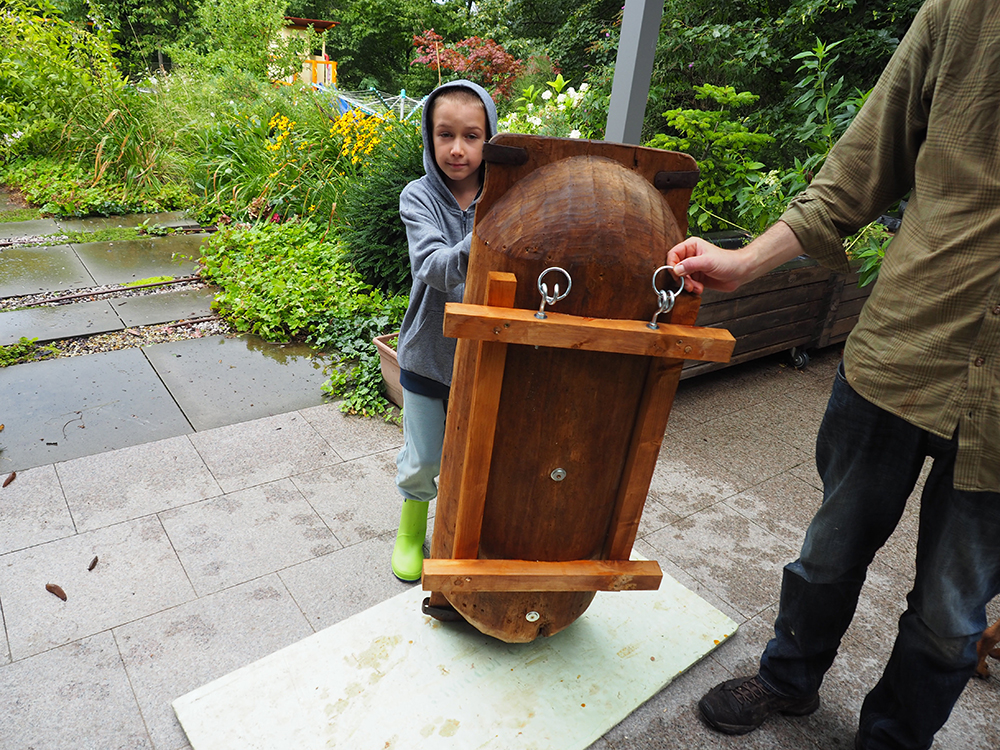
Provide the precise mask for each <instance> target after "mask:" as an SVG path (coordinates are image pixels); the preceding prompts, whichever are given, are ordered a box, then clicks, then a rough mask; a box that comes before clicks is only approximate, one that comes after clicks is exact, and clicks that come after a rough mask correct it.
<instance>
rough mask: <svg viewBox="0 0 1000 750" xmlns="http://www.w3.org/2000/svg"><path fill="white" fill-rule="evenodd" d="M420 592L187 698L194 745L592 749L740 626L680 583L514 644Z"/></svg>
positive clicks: (598, 606) (604, 606) (605, 599)
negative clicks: (439, 609)
mask: <svg viewBox="0 0 1000 750" xmlns="http://www.w3.org/2000/svg"><path fill="white" fill-rule="evenodd" d="M425 596H426V593H425V592H423V591H420V589H419V587H416V586H415V587H413V588H412V589H409V590H408V591H406V592H404V593H402V594H399V595H398V596H395V597H393V598H392V599H389V600H387V601H385V602H382V603H381V604H378V605H376V606H375V607H372V608H371V609H368V610H366V611H364V612H361V613H359V614H356V615H354V616H353V617H350V618H348V619H347V620H344V621H343V622H340V623H337V624H336V625H333V626H331V627H329V628H327V629H325V630H322V631H320V632H319V633H316V634H315V635H312V636H309V637H308V638H306V639H304V640H302V641H299V642H298V643H296V644H293V645H291V646H288V647H287V648H284V649H282V650H280V651H278V652H276V653H274V654H271V655H270V656H267V657H265V658H263V659H261V660H259V661H257V662H255V663H253V664H250V665H248V666H246V667H244V668H242V669H239V670H237V671H235V672H233V673H231V674H229V675H227V676H225V677H222V678H220V679H218V680H215V681H214V682H211V683H209V684H207V685H205V686H204V687H201V688H198V689H197V690H194V691H192V692H190V693H188V694H187V695H185V696H182V697H181V698H178V699H177V700H175V701H174V702H173V707H174V711H175V712H176V713H177V717H178V719H180V722H181V725H182V726H183V727H184V731H185V732H187V735H188V739H189V740H190V742H191V745H192V747H193V748H194V750H233V749H234V748H240V750H257V749H260V750H265V749H266V750H277V749H280V748H289V749H293V748H294V750H313V749H314V748H315V749H318V748H352V749H355V750H387V749H389V748H392V749H393V750H410V749H411V748H428V749H431V748H433V750H451V749H454V750H472V748H495V749H496V750H506V749H507V748H512V747H517V748H519V749H523V750H530V749H531V748H546V749H548V748H555V747H558V748H560V749H561V750H575V749H577V748H586V747H587V746H589V745H590V744H591V743H593V742H594V741H596V740H597V739H598V738H599V737H601V736H602V735H603V734H604V733H605V732H607V731H608V730H609V729H611V728H612V727H613V726H615V725H616V724H617V723H618V722H620V721H621V720H622V719H624V718H625V717H626V716H628V714H630V713H631V712H632V711H634V710H635V709H636V708H637V707H638V706H639V705H640V704H642V703H643V702H645V701H646V700H648V699H649V698H650V697H651V696H652V695H654V694H655V693H656V692H658V691H659V690H660V689H661V688H663V687H664V686H665V685H666V684H667V683H669V682H670V681H671V680H672V679H674V677H676V676H678V675H679V674H681V673H682V672H684V671H685V670H687V669H688V668H689V667H690V666H691V665H693V664H694V663H695V662H697V661H698V660H699V659H701V658H702V657H704V656H705V655H706V654H708V653H709V652H710V651H712V650H713V649H714V648H715V647H716V646H717V645H719V643H721V642H722V641H724V640H725V639H726V638H727V637H729V636H730V635H732V634H733V633H734V632H735V631H736V627H737V625H736V623H735V622H733V621H732V620H730V619H729V618H728V617H726V616H725V615H723V614H722V613H721V612H719V611H718V610H717V609H715V608H714V607H712V606H711V605H710V604H708V603H707V602H705V601H704V600H703V599H701V598H700V597H698V596H697V595H696V594H694V593H692V592H691V591H689V590H687V589H686V588H684V587H683V586H681V585H680V584H679V583H677V582H676V581H674V580H673V579H672V578H670V577H669V576H664V577H663V583H662V584H661V586H660V589H659V591H629V592H622V593H599V594H598V595H597V597H596V598H595V600H594V602H593V604H591V605H590V608H589V609H588V610H587V611H586V612H585V613H584V614H583V615H582V616H581V617H580V618H579V619H578V620H577V621H576V622H575V623H573V624H572V625H570V626H569V627H568V628H567V629H566V630H564V631H562V632H561V633H558V634H556V635H555V636H552V637H551V638H539V639H537V640H536V641H534V642H532V643H529V644H506V643H502V642H500V641H498V640H495V639H493V638H490V637H487V636H484V635H482V634H481V633H479V632H478V631H476V630H475V629H473V628H472V627H470V626H468V625H466V624H464V623H461V624H452V623H441V622H438V621H437V620H433V619H431V618H430V617H427V616H425V615H423V614H422V613H421V612H420V602H421V601H422V600H423V597H425Z"/></svg>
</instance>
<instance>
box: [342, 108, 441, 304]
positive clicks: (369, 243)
mask: <svg viewBox="0 0 1000 750" xmlns="http://www.w3.org/2000/svg"><path fill="white" fill-rule="evenodd" d="M374 139H378V140H376V141H375V142H374V143H371V145H369V146H366V147H365V149H364V150H365V151H367V152H368V154H367V156H366V159H367V161H365V162H364V164H363V166H362V169H361V171H360V175H359V176H358V177H357V179H356V180H355V181H354V182H353V183H352V184H351V187H350V189H349V190H345V192H344V195H343V198H342V200H341V203H340V206H339V207H338V213H339V217H340V237H341V239H342V240H343V242H344V245H345V246H346V248H347V259H348V260H349V261H350V263H351V264H352V265H353V266H354V268H355V269H356V270H357V272H358V273H359V274H361V278H362V279H364V281H365V282H366V283H368V284H370V285H371V286H373V287H375V288H376V289H379V290H381V291H383V292H385V293H387V294H400V293H404V292H408V291H409V289H410V283H411V277H410V258H409V252H408V249H407V242H406V228H405V227H404V226H403V222H402V220H401V219H400V218H399V194H400V192H401V191H402V190H403V188H404V187H405V186H406V183H408V182H410V181H411V180H415V179H417V178H418V177H420V176H422V175H423V174H424V167H423V142H422V139H421V135H420V129H419V125H415V124H413V123H400V122H398V121H396V120H393V119H389V120H385V121H384V122H382V123H379V125H378V131H377V133H376V134H375V135H373V136H372V140H374Z"/></svg>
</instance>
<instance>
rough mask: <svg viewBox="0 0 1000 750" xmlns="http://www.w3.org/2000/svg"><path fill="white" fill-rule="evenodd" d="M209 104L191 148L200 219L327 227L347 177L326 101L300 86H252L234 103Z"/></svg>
mask: <svg viewBox="0 0 1000 750" xmlns="http://www.w3.org/2000/svg"><path fill="white" fill-rule="evenodd" d="M214 104H215V106H214V108H213V110H212V113H211V114H212V117H211V118H209V121H208V122H206V123H204V125H203V126H202V127H200V128H199V129H198V130H197V131H196V132H194V133H193V136H194V138H195V141H196V143H195V144H193V145H192V146H191V149H192V151H193V152H194V154H195V156H194V157H193V158H192V160H191V171H190V179H192V180H193V181H194V187H195V189H196V190H197V191H198V193H199V195H200V197H201V200H202V207H201V209H200V211H199V212H198V218H199V219H200V220H202V221H212V220H214V218H215V217H217V216H219V215H220V214H225V215H227V216H231V217H233V218H243V219H248V220H251V221H254V220H256V219H258V218H260V217H271V216H274V215H275V214H277V215H278V217H279V218H282V219H287V218H291V217H292V216H301V217H315V218H316V220H317V221H325V222H329V220H330V219H331V217H332V215H333V211H334V208H335V206H336V204H337V201H338V199H339V196H340V194H341V191H342V190H343V187H344V184H345V180H346V179H347V175H349V174H352V169H351V166H350V164H349V159H346V158H344V157H343V155H342V154H341V148H342V145H343V139H342V138H341V137H340V135H339V134H336V133H334V132H332V129H333V126H334V124H335V122H336V120H335V119H331V115H330V114H329V112H330V109H331V107H332V105H331V103H330V102H329V100H327V99H325V98H324V96H323V95H321V94H315V93H313V92H311V91H309V90H307V89H304V88H301V87H299V86H290V87H289V86H282V87H279V88H274V87H270V86H266V85H262V84H256V83H250V84H248V86H247V88H246V90H245V92H244V94H243V95H242V96H240V97H239V98H237V99H230V100H227V101H218V100H216V101H215V103H214Z"/></svg>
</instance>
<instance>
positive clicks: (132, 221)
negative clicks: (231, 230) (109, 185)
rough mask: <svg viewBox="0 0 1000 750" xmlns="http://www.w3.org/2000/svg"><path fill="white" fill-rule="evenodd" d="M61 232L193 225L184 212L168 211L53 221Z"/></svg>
mask: <svg viewBox="0 0 1000 750" xmlns="http://www.w3.org/2000/svg"><path fill="white" fill-rule="evenodd" d="M55 222H56V224H57V225H58V226H59V229H60V230H61V231H63V232H96V231H98V230H100V229H109V228H113V227H138V226H141V225H142V224H143V223H146V225H147V226H154V225H159V226H161V227H179V226H188V225H190V224H195V223H196V222H195V220H194V219H192V218H190V217H188V215H187V214H186V213H185V212H184V211H169V212H164V213H158V214H128V215H126V216H91V217H90V218H87V219H55Z"/></svg>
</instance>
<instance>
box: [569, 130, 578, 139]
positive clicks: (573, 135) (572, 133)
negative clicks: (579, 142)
mask: <svg viewBox="0 0 1000 750" xmlns="http://www.w3.org/2000/svg"><path fill="white" fill-rule="evenodd" d="M569 137H570V138H579V137H580V131H579V130H576V129H574V130H571V131H569Z"/></svg>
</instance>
